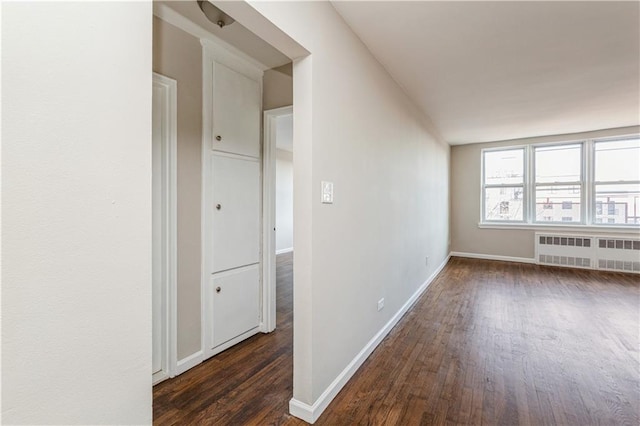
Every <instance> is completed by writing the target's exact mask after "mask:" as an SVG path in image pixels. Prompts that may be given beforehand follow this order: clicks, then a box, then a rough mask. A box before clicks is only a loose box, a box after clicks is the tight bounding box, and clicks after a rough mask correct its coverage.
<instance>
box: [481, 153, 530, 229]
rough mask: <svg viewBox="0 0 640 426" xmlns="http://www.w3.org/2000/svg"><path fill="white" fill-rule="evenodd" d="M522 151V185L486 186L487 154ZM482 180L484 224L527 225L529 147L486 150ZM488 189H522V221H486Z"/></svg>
mask: <svg viewBox="0 0 640 426" xmlns="http://www.w3.org/2000/svg"><path fill="white" fill-rule="evenodd" d="M519 150H522V183H520V184H513V183H508V184H489V185H487V184H485V156H484V154H485V152H499V151H519ZM481 157H482V159H481V161H482V166H481V180H480V186H481V189H480V196H481V197H482V199H481V200H480V217H481V218H482V223H491V224H496V225H499V224H523V223H526V219H527V209H528V205H527V204H528V196H527V184H526V182H527V173H528V170H527V168H528V165H527V147H526V145H520V146H510V147H505V148H500V147H496V148H485V149H483V150H482V153H481ZM487 188H522V220H487V219H486V205H485V204H486V202H485V201H486V189H487Z"/></svg>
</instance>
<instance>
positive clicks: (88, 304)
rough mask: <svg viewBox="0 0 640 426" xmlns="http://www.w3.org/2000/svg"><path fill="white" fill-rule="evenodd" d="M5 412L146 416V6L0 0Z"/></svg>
mask: <svg viewBox="0 0 640 426" xmlns="http://www.w3.org/2000/svg"><path fill="white" fill-rule="evenodd" d="M2 73H3V76H2V77H3V80H2V83H3V84H2V109H3V110H2V112H3V115H2V142H3V143H2V149H3V152H2V201H3V203H2V234H3V235H2V237H3V240H2V245H3V250H2V254H3V258H2V266H3V269H2V350H3V353H2V423H3V424H149V423H150V422H151V402H152V394H151V4H150V2H103V3H94V2H91V3H88V2H70V3H64V2H51V3H48V2H3V4H2Z"/></svg>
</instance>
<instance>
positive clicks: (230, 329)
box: [208, 265, 260, 348]
mask: <svg viewBox="0 0 640 426" xmlns="http://www.w3.org/2000/svg"><path fill="white" fill-rule="evenodd" d="M259 272H260V268H259V265H251V266H247V267H244V268H238V269H232V270H230V271H226V272H221V273H219V274H215V275H213V276H212V278H211V284H210V287H209V290H208V293H209V294H208V297H209V303H210V304H211V307H212V312H213V317H212V323H211V327H210V328H209V330H211V334H210V336H209V339H208V341H209V347H210V348H215V347H217V346H220V345H222V344H224V343H226V342H229V341H230V340H232V339H234V338H236V337H237V336H240V335H242V334H244V333H246V332H248V331H250V330H252V329H254V328H256V327H258V325H259V324H260V289H259V285H260V278H259Z"/></svg>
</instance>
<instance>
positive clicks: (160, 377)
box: [151, 370, 169, 386]
mask: <svg viewBox="0 0 640 426" xmlns="http://www.w3.org/2000/svg"><path fill="white" fill-rule="evenodd" d="M168 378H169V375H168V374H167V373H166V372H165V371H162V370H161V371H158V372H157V373H154V374H153V376H152V379H151V386H155V385H157V384H158V383H160V382H164V381H165V380H167V379H168Z"/></svg>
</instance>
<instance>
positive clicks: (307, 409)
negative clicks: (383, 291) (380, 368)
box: [289, 255, 450, 424]
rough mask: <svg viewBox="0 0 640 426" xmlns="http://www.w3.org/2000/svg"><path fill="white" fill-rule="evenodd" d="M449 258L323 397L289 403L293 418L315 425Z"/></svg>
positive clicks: (356, 357) (294, 400) (323, 393)
mask: <svg viewBox="0 0 640 426" xmlns="http://www.w3.org/2000/svg"><path fill="white" fill-rule="evenodd" d="M449 257H450V255H449V256H447V257H446V258H445V259H444V261H443V262H442V263H441V264H440V266H438V268H437V269H436V270H435V271H434V272H433V273H432V274H431V275H430V276H429V278H427V280H426V281H425V282H424V283H423V284H422V285H421V286H420V287H419V288H418V289H417V290H416V291H415V293H413V295H411V297H410V298H409V300H407V302H406V303H405V304H404V305H402V307H401V308H400V309H399V310H398V312H396V314H395V315H394V316H393V317H392V318H391V319H390V320H389V322H387V323H386V324H385V326H384V327H382V329H381V330H380V331H378V333H376V335H375V336H373V338H372V339H371V340H370V341H369V342H368V343H367V344H366V345H365V346H364V348H362V350H361V351H360V353H358V355H356V356H355V358H353V360H351V362H350V363H349V364H348V365H347V366H346V367H345V369H344V370H342V372H341V373H340V374H339V375H338V377H336V378H335V380H334V381H333V382H332V383H331V384H330V385H329V386H328V387H327V388H326V389H325V391H324V392H322V395H320V397H319V398H318V399H317V400H316V402H314V403H313V405H309V404H306V403H304V402H301V401H298V400H297V399H295V398H292V399H291V400H290V401H289V413H290V414H291V415H292V416H295V417H298V418H300V419H302V420H304V421H305V422H307V423H311V424H313V423H315V421H316V420H318V418H319V417H320V415H321V414H322V412H323V411H324V410H325V409H326V408H327V407H328V406H329V403H330V402H331V401H332V400H333V399H334V398H335V397H336V395H338V392H340V390H341V389H342V388H343V387H344V385H345V384H347V382H348V381H349V379H350V378H351V377H352V376H353V375H354V374H355V372H356V371H358V368H360V366H361V365H362V364H363V363H364V362H365V361H366V359H367V358H368V357H369V355H371V353H372V352H373V351H374V350H375V349H376V347H378V345H379V344H380V342H382V340H383V339H384V338H385V337H386V336H387V334H389V332H390V331H391V329H393V327H395V325H396V324H397V323H398V321H400V318H402V316H403V315H404V314H405V313H406V312H407V311H408V310H409V309H410V308H411V306H413V304H414V303H415V302H416V301H417V300H418V298H419V297H420V296H421V295H422V293H424V291H425V290H426V289H427V287H429V285H430V284H431V282H432V281H433V280H434V279H435V277H436V276H437V275H438V274H439V273H440V271H442V269H443V268H444V266H445V265H446V264H447V262H448V261H449Z"/></svg>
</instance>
